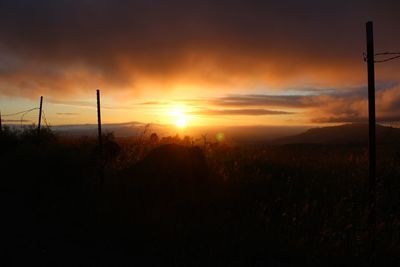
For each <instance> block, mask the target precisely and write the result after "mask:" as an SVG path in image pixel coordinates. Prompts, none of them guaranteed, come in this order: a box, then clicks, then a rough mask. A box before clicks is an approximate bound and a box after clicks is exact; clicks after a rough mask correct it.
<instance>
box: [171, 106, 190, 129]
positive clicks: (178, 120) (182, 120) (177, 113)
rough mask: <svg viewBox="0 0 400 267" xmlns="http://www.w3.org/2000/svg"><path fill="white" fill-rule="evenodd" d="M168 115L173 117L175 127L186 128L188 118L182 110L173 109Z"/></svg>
mask: <svg viewBox="0 0 400 267" xmlns="http://www.w3.org/2000/svg"><path fill="white" fill-rule="evenodd" d="M170 115H171V116H172V117H173V120H174V122H175V125H176V127H178V128H186V126H187V124H188V116H187V115H186V114H185V112H184V110H183V108H181V107H179V108H175V109H174V110H173V111H171V112H170Z"/></svg>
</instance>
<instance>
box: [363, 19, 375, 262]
mask: <svg viewBox="0 0 400 267" xmlns="http://www.w3.org/2000/svg"><path fill="white" fill-rule="evenodd" d="M366 30H367V65H368V118H369V125H368V126H369V127H368V128H369V145H368V148H369V214H368V223H369V227H370V229H369V231H370V242H371V251H370V253H371V254H370V255H371V257H373V254H374V250H375V229H376V208H377V207H376V118H375V68H374V67H375V66H374V64H375V58H374V55H375V52H374V34H373V24H372V21H368V22H367V24H366Z"/></svg>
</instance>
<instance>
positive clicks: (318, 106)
mask: <svg viewBox="0 0 400 267" xmlns="http://www.w3.org/2000/svg"><path fill="white" fill-rule="evenodd" d="M325 91H326V92H327V93H321V94H318V95H231V96H226V97H220V98H215V99H213V100H209V102H208V103H211V104H212V105H213V106H214V107H216V108H217V109H219V108H226V107H229V108H232V109H234V108H236V109H237V110H256V109H255V108H256V107H257V108H262V109H260V110H268V109H270V108H280V109H295V110H299V111H298V112H296V113H303V114H307V115H308V116H309V117H310V120H311V122H314V123H339V122H340V123H346V122H354V123H355V122H366V121H368V119H367V118H368V116H367V111H368V109H367V103H368V102H367V92H368V89H367V88H366V87H360V88H353V89H351V90H349V89H339V90H325ZM376 112H377V119H378V121H381V122H382V121H386V122H388V121H399V119H400V86H399V85H398V84H396V83H386V84H381V85H379V86H378V87H377V91H376ZM296 113H293V114H296ZM217 114H218V112H217Z"/></svg>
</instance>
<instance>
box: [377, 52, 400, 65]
mask: <svg viewBox="0 0 400 267" xmlns="http://www.w3.org/2000/svg"><path fill="white" fill-rule="evenodd" d="M396 58H400V54H399V55H397V56H394V57H390V58H386V59H382V60H375V61H374V62H375V63H382V62H387V61H390V60H393V59H396Z"/></svg>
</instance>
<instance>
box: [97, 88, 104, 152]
mask: <svg viewBox="0 0 400 267" xmlns="http://www.w3.org/2000/svg"><path fill="white" fill-rule="evenodd" d="M97 131H98V136H99V147H100V149H101V147H102V145H103V141H102V138H101V115H100V90H99V89H97Z"/></svg>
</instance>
